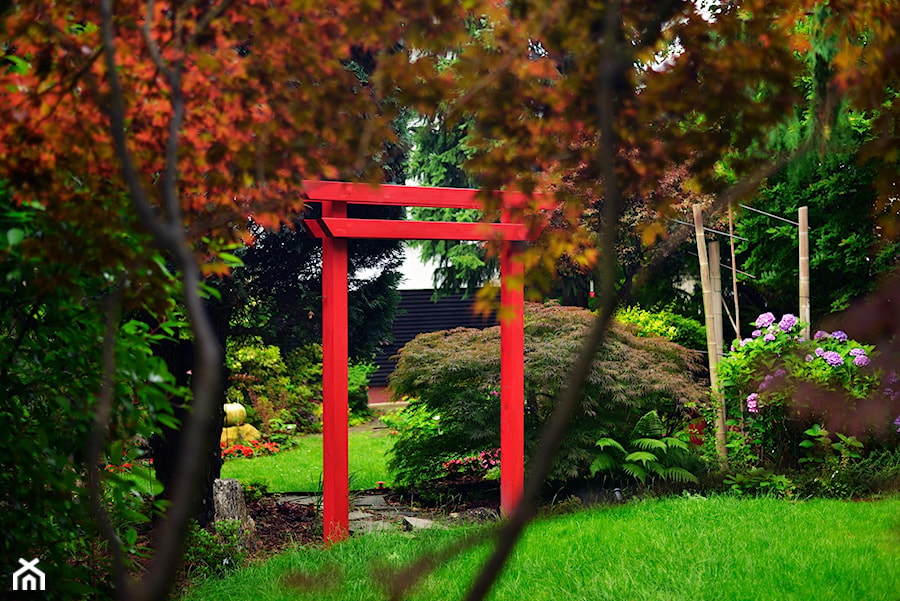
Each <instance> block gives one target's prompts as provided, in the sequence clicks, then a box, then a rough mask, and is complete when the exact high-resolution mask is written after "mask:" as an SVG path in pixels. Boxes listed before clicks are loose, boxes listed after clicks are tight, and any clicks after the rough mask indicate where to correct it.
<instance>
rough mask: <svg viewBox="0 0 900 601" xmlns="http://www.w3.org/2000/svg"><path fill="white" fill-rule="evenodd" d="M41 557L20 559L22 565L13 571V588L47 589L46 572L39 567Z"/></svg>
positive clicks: (17, 589) (27, 589) (15, 589)
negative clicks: (27, 559)
mask: <svg viewBox="0 0 900 601" xmlns="http://www.w3.org/2000/svg"><path fill="white" fill-rule="evenodd" d="M38 561H40V560H39V559H32V560H31V561H25V560H24V559H21V558H20V559H19V563H20V564H22V567H21V568H19V569H18V570H16V571H15V573H13V590H14V591H43V590H45V584H46V583H45V577H44V573H43V572H42V571H41V570H39V569H37V568H36V567H35V566H37V564H38Z"/></svg>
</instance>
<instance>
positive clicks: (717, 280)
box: [707, 240, 725, 362]
mask: <svg viewBox="0 0 900 601" xmlns="http://www.w3.org/2000/svg"><path fill="white" fill-rule="evenodd" d="M707 246H708V248H709V286H710V292H711V294H712V310H713V324H715V331H716V361H717V362H718V361H721V360H722V354H723V352H724V351H723V350H722V347H723V346H724V340H725V329H724V325H723V323H722V264H721V257H720V253H719V241H718V240H712V241H710V242H709V244H708V245H707Z"/></svg>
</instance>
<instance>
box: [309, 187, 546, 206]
mask: <svg viewBox="0 0 900 601" xmlns="http://www.w3.org/2000/svg"><path fill="white" fill-rule="evenodd" d="M303 189H304V190H305V191H306V195H307V197H308V198H309V200H312V201H341V202H347V203H350V204H376V205H391V206H401V207H430V208H448V209H481V208H482V203H481V201H480V200H479V199H478V192H479V191H478V190H475V189H472V188H432V187H426V186H400V185H397V184H381V185H377V186H373V185H371V184H356V183H350V182H323V181H313V180H304V182H303ZM492 194H497V195H502V197H503V199H502V204H503V206H504V207H521V206H525V205H526V204H527V203H528V200H529V197H528V195H526V194H524V193H523V192H492ZM533 197H534V198H535V199H537V200H538V204H539V208H541V209H553V208H555V207H556V203H555V202H554V200H553V197H552V196H550V195H546V194H534V195H533Z"/></svg>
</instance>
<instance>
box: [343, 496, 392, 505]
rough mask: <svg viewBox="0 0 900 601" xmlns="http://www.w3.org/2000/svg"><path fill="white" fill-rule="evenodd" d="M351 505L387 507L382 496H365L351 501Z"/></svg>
mask: <svg viewBox="0 0 900 601" xmlns="http://www.w3.org/2000/svg"><path fill="white" fill-rule="evenodd" d="M350 503H351V505H355V506H356V507H383V506H385V505H387V501H385V500H384V497H383V496H382V495H364V496H362V497H357V498H356V499H352V500H351V502H350Z"/></svg>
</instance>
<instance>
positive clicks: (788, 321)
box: [778, 313, 797, 332]
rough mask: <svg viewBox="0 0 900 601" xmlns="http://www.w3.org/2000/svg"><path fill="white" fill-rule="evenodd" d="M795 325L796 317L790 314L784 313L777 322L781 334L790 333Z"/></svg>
mask: <svg viewBox="0 0 900 601" xmlns="http://www.w3.org/2000/svg"><path fill="white" fill-rule="evenodd" d="M795 325H797V316H796V315H792V314H790V313H785V314H784V315H783V316H782V317H781V321H779V322H778V327H779V328H781V331H782V332H790V331H791V329H792V328H793V327H794V326H795Z"/></svg>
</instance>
